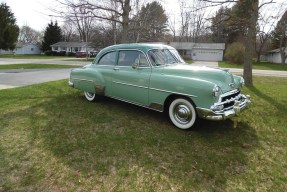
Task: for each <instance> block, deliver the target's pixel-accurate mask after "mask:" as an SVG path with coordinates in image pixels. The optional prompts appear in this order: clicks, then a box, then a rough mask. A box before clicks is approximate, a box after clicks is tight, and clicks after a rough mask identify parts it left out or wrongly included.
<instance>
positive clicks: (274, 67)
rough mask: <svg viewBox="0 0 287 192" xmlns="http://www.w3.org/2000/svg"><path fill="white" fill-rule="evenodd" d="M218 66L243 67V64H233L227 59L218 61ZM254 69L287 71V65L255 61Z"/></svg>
mask: <svg viewBox="0 0 287 192" xmlns="http://www.w3.org/2000/svg"><path fill="white" fill-rule="evenodd" d="M218 66H219V67H221V68H240V69H243V65H238V64H231V63H227V62H225V61H221V62H218ZM252 68H253V69H260V70H277V71H287V65H282V64H276V63H269V62H260V63H256V62H254V63H253V65H252Z"/></svg>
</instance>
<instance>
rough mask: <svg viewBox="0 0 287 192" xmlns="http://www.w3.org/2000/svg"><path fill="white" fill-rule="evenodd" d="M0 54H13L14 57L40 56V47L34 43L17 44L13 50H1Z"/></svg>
mask: <svg viewBox="0 0 287 192" xmlns="http://www.w3.org/2000/svg"><path fill="white" fill-rule="evenodd" d="M0 54H15V55H38V54H41V50H40V47H39V46H38V45H36V44H34V43H21V42H18V43H17V45H16V48H15V49H14V50H7V51H6V50H2V49H0Z"/></svg>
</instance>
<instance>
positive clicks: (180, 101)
mask: <svg viewBox="0 0 287 192" xmlns="http://www.w3.org/2000/svg"><path fill="white" fill-rule="evenodd" d="M168 114H169V118H170V120H171V122H172V123H173V124H174V125H175V126H176V127H178V128H179V129H189V128H191V127H192V126H193V125H194V123H195V120H196V112H195V108H194V106H193V104H192V103H191V102H190V101H188V100H187V99H184V98H177V99H175V100H173V101H172V102H171V104H170V105H169V111H168Z"/></svg>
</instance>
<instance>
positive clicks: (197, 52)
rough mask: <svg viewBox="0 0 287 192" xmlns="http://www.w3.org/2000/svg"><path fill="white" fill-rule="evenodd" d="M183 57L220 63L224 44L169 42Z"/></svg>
mask: <svg viewBox="0 0 287 192" xmlns="http://www.w3.org/2000/svg"><path fill="white" fill-rule="evenodd" d="M169 45H170V46H172V47H174V48H175V49H177V50H178V52H179V53H180V54H181V55H182V56H183V57H184V58H189V59H192V60H194V61H222V60H223V53H224V49H225V43H193V42H170V43H169Z"/></svg>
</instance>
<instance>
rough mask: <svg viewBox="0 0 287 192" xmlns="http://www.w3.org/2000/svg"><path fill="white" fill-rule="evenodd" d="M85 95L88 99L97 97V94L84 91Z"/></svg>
mask: <svg viewBox="0 0 287 192" xmlns="http://www.w3.org/2000/svg"><path fill="white" fill-rule="evenodd" d="M84 94H85V97H86V99H87V100H88V101H94V100H95V99H96V94H95V93H91V92H87V91H84Z"/></svg>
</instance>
